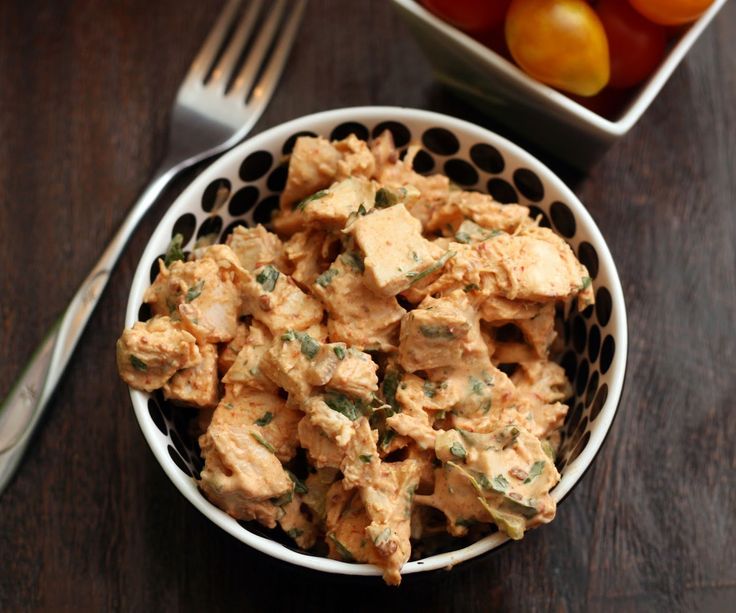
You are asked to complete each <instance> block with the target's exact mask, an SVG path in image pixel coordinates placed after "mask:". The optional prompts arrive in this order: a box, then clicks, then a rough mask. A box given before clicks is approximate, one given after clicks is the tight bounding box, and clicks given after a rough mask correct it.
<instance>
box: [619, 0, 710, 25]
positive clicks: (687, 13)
mask: <svg viewBox="0 0 736 613" xmlns="http://www.w3.org/2000/svg"><path fill="white" fill-rule="evenodd" d="M629 2H630V3H631V6H633V7H634V8H635V9H636V10H637V11H639V12H640V13H641V14H642V15H644V17H646V18H647V19H649V20H650V21H653V22H654V23H659V24H661V25H663V26H674V25H678V24H681V23H689V22H691V21H695V20H696V19H697V18H698V17H700V16H701V15H702V14H703V13H704V12H705V9H707V8H708V7H709V6H710V5H711V4H713V0H629Z"/></svg>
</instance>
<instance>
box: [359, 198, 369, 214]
mask: <svg viewBox="0 0 736 613" xmlns="http://www.w3.org/2000/svg"><path fill="white" fill-rule="evenodd" d="M367 214H368V211H367V210H366V208H365V207H364V206H363V203H362V202H361V204H360V206H359V207H358V215H360V216H361V217H362V216H364V215H367Z"/></svg>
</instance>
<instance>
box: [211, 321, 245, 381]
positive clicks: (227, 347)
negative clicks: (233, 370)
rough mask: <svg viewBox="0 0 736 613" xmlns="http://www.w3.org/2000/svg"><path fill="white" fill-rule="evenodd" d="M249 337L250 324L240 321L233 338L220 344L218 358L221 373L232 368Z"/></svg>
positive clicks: (218, 368)
mask: <svg viewBox="0 0 736 613" xmlns="http://www.w3.org/2000/svg"><path fill="white" fill-rule="evenodd" d="M247 338H248V324H245V323H242V322H241V323H238V327H237V329H236V330H235V336H234V337H233V339H232V340H231V341H230V342H229V343H227V344H223V345H221V346H220V354H219V356H218V358H217V370H218V371H219V373H220V374H221V375H224V374H225V373H226V372H227V371H228V370H230V367H231V366H232V365H233V364H234V363H235V358H237V357H238V354H239V353H240V350H241V349H242V348H243V346H244V345H245V341H246V339H247Z"/></svg>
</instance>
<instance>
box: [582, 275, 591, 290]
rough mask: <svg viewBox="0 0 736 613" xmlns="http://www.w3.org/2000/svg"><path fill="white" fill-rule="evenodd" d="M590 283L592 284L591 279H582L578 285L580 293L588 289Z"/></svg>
mask: <svg viewBox="0 0 736 613" xmlns="http://www.w3.org/2000/svg"><path fill="white" fill-rule="evenodd" d="M591 283H593V279H591V278H590V277H583V278H582V279H581V283H580V291H582V290H584V289H588V288H589V287H590V284H591Z"/></svg>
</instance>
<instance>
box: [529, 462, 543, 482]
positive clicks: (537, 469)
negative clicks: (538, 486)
mask: <svg viewBox="0 0 736 613" xmlns="http://www.w3.org/2000/svg"><path fill="white" fill-rule="evenodd" d="M546 464H547V462H545V461H544V460H537V461H536V462H534V464H532V467H531V469H529V476H528V477H527V478H526V479H524V483H531V482H532V481H534V479H536V478H537V477H538V476H539V475H541V474H542V471H543V470H544V467H545V465H546Z"/></svg>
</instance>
